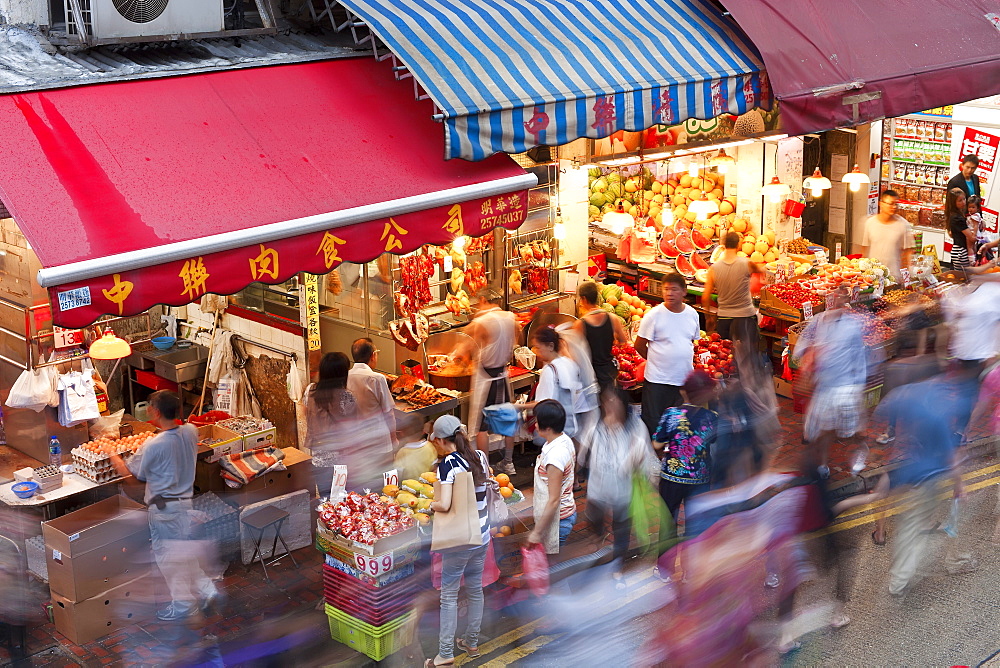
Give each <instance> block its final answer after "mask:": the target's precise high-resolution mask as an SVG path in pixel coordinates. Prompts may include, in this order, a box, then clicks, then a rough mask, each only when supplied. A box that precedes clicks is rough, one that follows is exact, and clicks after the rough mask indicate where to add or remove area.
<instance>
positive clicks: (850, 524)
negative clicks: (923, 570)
mask: <svg viewBox="0 0 1000 668" xmlns="http://www.w3.org/2000/svg"><path fill="white" fill-rule="evenodd" d="M997 483H1000V476H995V477H993V478H987V479H986V480H980V481H979V482H974V483H971V484H969V485H966V486H965V492H966V493H969V492H975V491H976V490H979V489H983V488H984V487H989V486H990V485H996V484H997ZM951 495H952V493H951V491H945V492H942V493H941V494H938V500H939V501H940V500H943V499H946V498H948V497H950V496H951ZM904 510H906V506H904V505H897V506H894V507H892V508H889V509H888V510H885V511H883V512H882V513H880V514H882V515H884V516H885V517H892V516H893V515H898V514H899V513H901V512H903V511H904ZM876 519H878V518H877V517H875V516H874V515H868V516H866V517H859V518H857V519H853V520H848V521H846V522H839V523H837V524H834V525H832V526H829V527H827V528H825V529H820V530H819V531H815V532H813V533H811V534H809V535H810V537H816V536H824V535H826V534H828V533H834V532H837V531H846V530H847V529H853V528H854V527H859V526H862V525H865V524H874V523H875V520H876Z"/></svg>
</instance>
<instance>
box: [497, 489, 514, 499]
mask: <svg viewBox="0 0 1000 668" xmlns="http://www.w3.org/2000/svg"><path fill="white" fill-rule="evenodd" d="M513 494H514V488H513V487H501V488H500V496H502V497H503V498H505V499H509V498H510V497H511V496H512V495H513Z"/></svg>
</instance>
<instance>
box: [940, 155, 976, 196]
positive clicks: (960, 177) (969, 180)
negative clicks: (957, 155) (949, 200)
mask: <svg viewBox="0 0 1000 668" xmlns="http://www.w3.org/2000/svg"><path fill="white" fill-rule="evenodd" d="M978 167H979V158H978V157H977V156H976V155H974V154H972V153H970V154H969V155H967V156H965V157H963V158H962V171H960V172H959V173H958V174H955V176H953V177H951V180H950V181H948V190H951V189H952V188H958V189H959V190H961V191H962V192H964V193H965V196H966V197H970V196H972V195H975V196H976V197H978V198H979V199H980V200H982V198H983V196H982V194H981V193H980V190H979V177H978V176H976V169H977V168H978Z"/></svg>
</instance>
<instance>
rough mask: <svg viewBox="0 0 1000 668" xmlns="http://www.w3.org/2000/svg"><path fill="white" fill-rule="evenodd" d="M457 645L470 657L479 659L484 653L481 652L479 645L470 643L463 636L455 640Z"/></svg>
mask: <svg viewBox="0 0 1000 668" xmlns="http://www.w3.org/2000/svg"><path fill="white" fill-rule="evenodd" d="M455 645H457V646H458V648H459V649H460V650H462V651H463V652H465V653H466V654H467V655H468V657H469V658H470V659H478V658H479V657H481V656H482V654H480V653H479V648H478V647H472V646H470V645H468V644H467V643H466V642H465V640H463V639H462V638H458V639H457V640H456V641H455Z"/></svg>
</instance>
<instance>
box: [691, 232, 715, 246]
mask: <svg viewBox="0 0 1000 668" xmlns="http://www.w3.org/2000/svg"><path fill="white" fill-rule="evenodd" d="M691 241H693V242H694V245H695V246H697V247H698V248H699V249H700V250H705V249H706V248H708V247H709V246H711V245H712V240H711V239H709V238H708V237H706V236H705V235H704V234H702V233H701V232H699V231H698V230H694V229H692V230H691Z"/></svg>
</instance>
